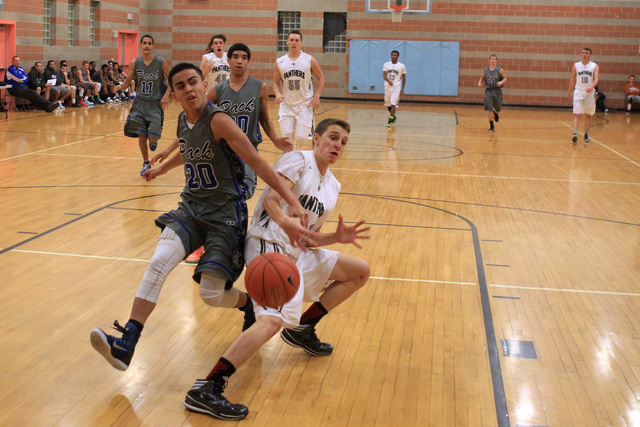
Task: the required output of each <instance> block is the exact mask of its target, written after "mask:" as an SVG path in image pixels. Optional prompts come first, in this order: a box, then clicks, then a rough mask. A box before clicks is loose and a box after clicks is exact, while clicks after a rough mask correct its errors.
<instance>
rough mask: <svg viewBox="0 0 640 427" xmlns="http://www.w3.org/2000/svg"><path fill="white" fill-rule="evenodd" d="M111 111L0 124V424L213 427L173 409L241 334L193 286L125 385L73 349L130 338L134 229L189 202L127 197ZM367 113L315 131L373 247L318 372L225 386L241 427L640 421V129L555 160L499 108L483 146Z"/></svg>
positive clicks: (514, 114)
mask: <svg viewBox="0 0 640 427" xmlns="http://www.w3.org/2000/svg"><path fill="white" fill-rule="evenodd" d="M128 108H129V106H128V105H113V106H100V107H93V108H82V109H67V110H66V111H62V112H58V113H53V114H45V113H39V112H18V113H15V112H10V113H9V119H8V120H1V121H0V135H1V137H2V143H1V144H0V197H1V198H2V200H3V203H2V205H1V207H0V271H2V283H1V285H0V301H2V302H3V309H2V315H1V316H0V328H1V330H2V333H1V334H0V348H1V352H0V408H2V409H1V410H0V425H47V426H50V425H61V426H86V425H97V426H108V425H128V426H135V425H145V426H163V425H166V426H179V425H185V426H189V425H193V426H209V425H222V424H225V422H222V421H217V420H214V419H213V418H210V417H208V416H206V415H201V414H195V413H191V412H188V411H187V410H185V409H184V407H183V405H182V401H183V399H184V396H185V393H186V392H187V391H188V390H189V388H190V387H191V385H192V384H193V381H194V380H195V379H196V378H201V377H204V376H205V375H206V374H207V373H208V372H209V370H210V368H211V367H212V366H213V364H214V363H215V361H216V360H217V359H218V357H219V356H220V354H221V353H222V351H223V350H224V349H225V348H226V347H227V345H228V344H229V343H230V342H231V341H232V340H233V338H234V337H236V336H237V335H238V333H239V332H240V328H241V321H242V316H241V313H240V312H239V311H237V310H224V309H214V308H210V307H207V306H205V305H203V304H202V303H201V301H200V300H199V297H198V291H197V286H196V285H195V284H194V282H193V281H192V279H191V272H192V270H193V267H192V266H190V265H187V264H181V265H179V266H178V267H177V268H176V269H175V271H174V272H173V273H172V274H171V275H170V276H169V279H168V280H167V282H166V284H165V286H164V289H163V293H162V295H161V299H160V302H159V305H158V308H157V309H156V311H155V312H154V313H153V315H152V316H151V317H150V319H149V321H148V323H147V325H146V328H145V330H144V332H143V334H142V337H141V340H140V343H139V344H138V347H137V351H136V354H135V356H134V359H133V363H132V366H131V367H130V368H129V370H128V371H126V372H119V371H116V370H114V369H113V368H112V367H111V366H110V365H108V364H107V363H106V362H105V361H104V359H103V358H102V357H101V356H99V355H98V354H97V353H96V352H95V351H94V350H93V349H92V348H91V345H90V343H89V332H90V331H91V329H92V328H94V327H101V328H103V329H105V330H106V329H108V328H109V327H110V325H111V324H112V322H113V321H114V320H115V319H118V320H119V321H120V322H121V323H123V322H125V321H126V320H127V319H128V315H129V310H130V307H131V302H132V299H133V297H134V295H135V292H136V290H137V287H138V283H139V280H140V278H141V277H142V274H143V272H144V270H145V268H146V263H147V260H148V259H149V258H150V256H151V255H152V253H153V250H154V248H155V244H156V241H157V238H158V235H159V232H158V229H157V228H156V227H155V225H154V224H153V220H154V218H155V217H157V216H158V215H160V214H161V213H162V212H165V211H167V210H170V209H172V208H174V207H175V206H176V204H177V201H178V198H179V194H180V191H181V189H182V186H183V183H184V180H183V175H182V173H181V171H180V170H174V171H172V172H171V173H170V174H168V175H165V176H163V177H161V178H159V179H157V180H155V181H153V182H151V183H145V182H144V181H143V180H142V179H141V178H140V177H139V175H138V172H139V170H140V168H141V161H140V154H139V152H138V148H137V143H136V142H135V141H134V140H131V139H128V138H125V137H124V136H123V134H122V126H123V123H124V119H125V118H126V114H127V111H128ZM178 112H179V106H178V105H176V104H174V105H172V106H171V107H170V108H169V110H168V111H167V112H166V116H165V117H166V121H165V127H164V138H163V139H161V141H160V148H162V147H164V146H165V145H166V144H167V143H168V142H169V141H170V140H171V139H172V137H173V135H175V129H176V120H177V115H178ZM386 113H387V112H386V109H384V107H383V106H382V103H365V102H335V101H324V102H323V103H322V105H321V108H320V109H319V110H318V112H317V114H318V119H322V118H326V117H331V116H334V117H339V118H343V119H347V120H348V121H349V122H351V125H352V128H353V130H352V133H351V138H350V142H349V145H348V147H347V151H346V153H345V155H344V158H343V159H341V160H340V161H339V162H338V164H337V165H336V167H334V168H333V171H334V174H335V175H336V176H337V178H338V179H339V180H340V181H341V182H342V195H341V198H340V201H339V203H338V209H337V212H340V213H342V214H343V215H344V217H345V220H347V221H358V220H360V219H365V220H367V222H368V223H369V224H371V227H372V229H371V232H370V234H371V240H370V241H368V242H365V243H364V248H363V249H362V250H358V249H357V248H355V247H353V246H349V247H346V246H344V247H340V248H339V249H340V250H343V251H346V252H348V253H351V254H354V255H357V256H359V257H362V258H364V259H366V260H367V261H369V263H370V264H371V268H372V277H371V280H370V281H369V282H368V284H367V285H366V286H365V287H364V288H363V289H362V290H361V291H359V292H358V293H357V294H356V295H355V296H354V297H353V298H351V299H350V300H348V301H347V302H345V303H344V304H343V305H342V306H340V307H338V308H337V309H335V310H334V311H333V312H331V313H330V314H329V315H328V316H327V317H326V318H325V319H324V320H323V321H322V322H321V323H320V325H319V328H318V333H319V336H320V338H321V339H323V340H325V341H328V342H330V343H332V344H333V345H334V347H335V351H334V354H333V355H332V356H330V357H325V358H313V357H309V356H307V355H306V354H305V353H303V352H302V351H300V350H298V349H295V348H292V347H289V346H287V345H285V344H284V343H283V342H282V341H281V339H280V338H279V336H276V337H274V339H273V340H271V341H270V342H269V343H267V345H265V346H264V347H263V348H262V350H261V351H260V353H259V354H257V355H256V356H255V357H254V358H253V359H252V360H251V361H250V362H249V363H248V364H247V365H245V366H242V367H241V368H240V369H239V370H238V372H237V373H236V374H235V375H234V376H233V377H231V380H230V382H229V386H228V388H227V391H226V395H227V396H228V398H229V399H230V400H231V401H233V402H241V403H244V404H246V405H247V406H248V407H249V410H250V415H249V417H248V418H247V419H246V420H245V421H242V422H241V423H240V425H251V426H274V425H281V426H292V425H299V426H320V425H322V426H350V427H352V426H425V425H431V426H467V425H469V426H496V425H502V426H504V425H511V426H534V425H535V426H554V427H556V426H609V425H613V426H633V425H636V426H637V425H640V289H639V287H638V284H639V283H640V115H639V114H632V115H630V116H627V115H625V114H624V113H620V112H617V113H613V114H608V115H604V114H602V113H598V114H596V116H594V119H593V123H594V126H593V128H592V132H591V134H590V135H591V140H592V142H591V143H590V144H585V143H583V142H582V135H580V140H579V142H578V143H577V144H573V143H571V141H570V137H571V120H572V114H571V112H570V110H550V109H525V108H505V109H504V110H503V113H502V114H501V121H500V122H499V123H497V125H496V127H497V130H496V132H495V133H494V134H489V133H488V132H487V128H488V123H487V119H486V117H485V114H484V111H482V107H480V106H448V105H435V106H434V105H409V104H403V105H402V106H401V108H400V109H399V110H398V123H397V126H396V128H392V129H390V130H388V129H386V128H385V124H386V119H387V114H386ZM271 117H272V119H273V120H274V121H275V118H276V110H275V106H274V105H273V104H271ZM303 148H305V149H306V148H309V146H306V147H303ZM261 152H262V154H263V155H264V156H265V157H266V158H267V160H269V161H270V162H271V163H273V162H274V161H275V160H276V158H277V156H278V153H277V152H276V150H275V148H274V147H273V145H272V144H271V142H270V141H266V142H265V143H264V144H263V145H262V146H261ZM262 188H263V184H260V185H259V189H262ZM256 200H257V197H254V199H252V200H251V201H250V212H252V208H253V206H254V205H255V201H256ZM332 220H337V215H335V217H334V218H332ZM332 226H335V221H332V223H331V224H329V227H327V228H328V229H329V230H331V229H332V228H331V227H332ZM241 283H242V280H240V281H239V282H238V286H240V287H242V284H241ZM226 424H227V425H228V424H229V422H227V423H226Z"/></svg>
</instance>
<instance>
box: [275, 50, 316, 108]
mask: <svg viewBox="0 0 640 427" xmlns="http://www.w3.org/2000/svg"><path fill="white" fill-rule="evenodd" d="M311 58H312V56H311V55H309V54H308V53H304V52H300V55H299V56H298V57H297V58H296V59H294V60H291V58H289V55H288V54H287V55H284V56H281V57H280V58H278V59H277V60H276V64H278V69H279V70H280V78H281V79H282V95H284V102H286V103H287V104H288V105H292V106H293V105H300V104H303V103H311V99H312V98H313V85H312V83H311Z"/></svg>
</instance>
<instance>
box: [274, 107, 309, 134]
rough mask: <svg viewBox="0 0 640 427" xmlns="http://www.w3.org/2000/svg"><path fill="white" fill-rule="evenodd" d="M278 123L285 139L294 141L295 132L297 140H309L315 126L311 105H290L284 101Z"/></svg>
mask: <svg viewBox="0 0 640 427" xmlns="http://www.w3.org/2000/svg"><path fill="white" fill-rule="evenodd" d="M278 121H279V122H280V133H281V134H282V136H283V137H288V138H291V139H294V138H293V135H294V131H295V139H297V140H301V139H307V137H308V136H309V134H310V133H311V126H312V125H313V108H311V103H308V104H307V103H304V104H299V105H288V104H286V103H285V102H284V101H283V102H281V103H280V111H279V112H278ZM291 142H294V141H291Z"/></svg>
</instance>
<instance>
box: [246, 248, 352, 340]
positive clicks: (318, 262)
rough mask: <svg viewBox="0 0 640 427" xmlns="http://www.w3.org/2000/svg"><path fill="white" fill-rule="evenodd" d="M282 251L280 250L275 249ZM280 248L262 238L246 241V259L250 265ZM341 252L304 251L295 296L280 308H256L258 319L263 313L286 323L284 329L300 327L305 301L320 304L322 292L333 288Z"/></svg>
mask: <svg viewBox="0 0 640 427" xmlns="http://www.w3.org/2000/svg"><path fill="white" fill-rule="evenodd" d="M275 249H279V250H275ZM281 250H282V248H281V247H279V246H275V248H274V245H273V244H272V243H266V244H265V245H262V244H261V239H257V238H255V237H249V238H247V241H246V244H245V248H244V257H245V260H246V262H247V264H249V263H250V262H251V260H252V259H254V258H255V257H257V256H258V255H260V254H261V253H266V252H280V251H281ZM338 255H340V253H339V252H336V251H332V250H329V249H321V248H316V249H309V250H307V252H303V253H302V254H301V255H300V256H299V257H298V260H297V261H296V266H298V271H299V272H300V287H299V288H298V292H297V293H296V294H295V296H294V297H293V298H292V299H291V301H289V302H288V303H286V304H285V305H283V306H282V307H280V308H279V309H277V308H269V307H261V306H259V305H257V304H256V305H254V306H253V310H254V312H255V313H256V319H257V318H258V317H260V316H262V315H263V314H267V315H270V316H276V317H279V318H281V319H282V320H283V322H284V327H285V328H295V327H296V326H298V325H299V324H300V317H301V316H302V304H303V301H320V293H321V292H322V291H323V290H324V289H325V288H326V287H327V286H329V285H330V283H329V276H330V275H331V272H332V271H333V269H334V267H335V266H336V262H338Z"/></svg>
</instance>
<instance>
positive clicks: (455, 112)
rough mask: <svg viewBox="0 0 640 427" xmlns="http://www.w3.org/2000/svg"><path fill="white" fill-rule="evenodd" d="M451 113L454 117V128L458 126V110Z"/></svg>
mask: <svg viewBox="0 0 640 427" xmlns="http://www.w3.org/2000/svg"><path fill="white" fill-rule="evenodd" d="M453 113H454V114H455V115H456V126H458V110H453Z"/></svg>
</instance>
